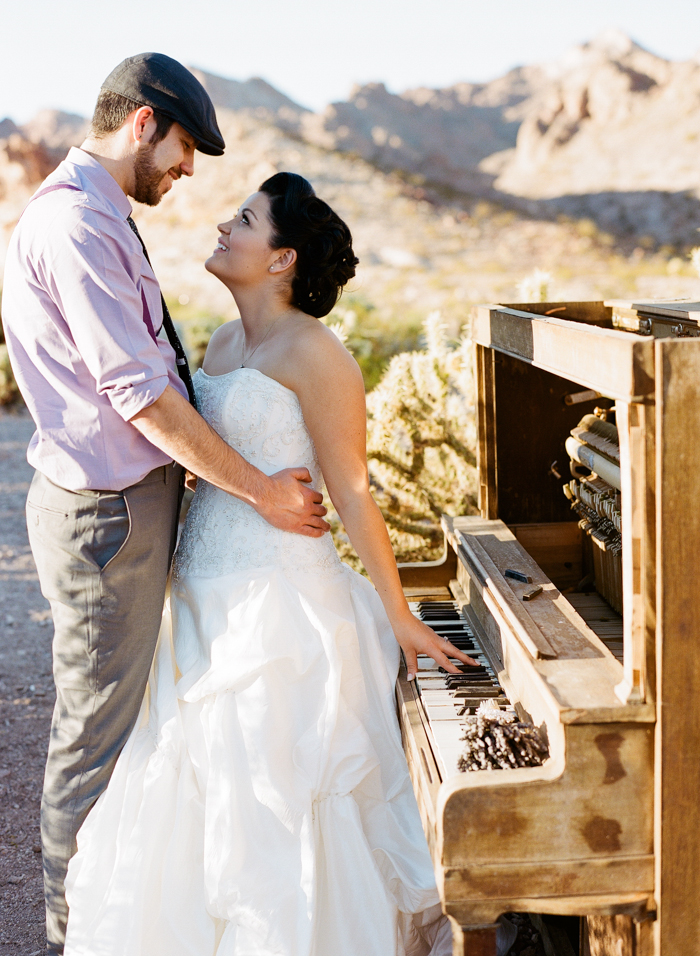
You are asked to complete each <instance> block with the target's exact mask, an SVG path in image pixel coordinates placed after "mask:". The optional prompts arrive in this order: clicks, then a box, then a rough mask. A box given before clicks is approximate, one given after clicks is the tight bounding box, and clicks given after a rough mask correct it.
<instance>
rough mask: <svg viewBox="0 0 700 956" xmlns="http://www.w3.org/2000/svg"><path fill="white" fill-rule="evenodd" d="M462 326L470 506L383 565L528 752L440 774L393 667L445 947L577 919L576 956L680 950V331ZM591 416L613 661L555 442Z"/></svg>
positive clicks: (562, 306) (571, 322) (687, 807)
mask: <svg viewBox="0 0 700 956" xmlns="http://www.w3.org/2000/svg"><path fill="white" fill-rule="evenodd" d="M649 308H652V307H651V306H649ZM546 313H550V314H546ZM472 336H473V340H474V343H475V362H476V378H477V398H478V463H479V482H480V502H479V504H480V511H481V515H480V516H475V517H464V518H455V519H444V522H443V524H444V528H445V533H446V542H447V550H446V556H445V559H444V560H443V561H442V562H433V563H429V564H426V565H406V566H403V567H402V568H401V574H402V580H403V583H404V587H405V589H406V593H407V594H408V596H409V599H410V600H424V601H430V600H432V599H444V598H445V596H448V597H451V598H453V599H454V600H456V602H457V604H458V606H459V608H460V609H461V612H462V614H463V616H464V618H465V619H466V620H467V621H468V622H469V624H470V626H471V628H472V631H473V633H474V635H475V636H476V638H477V639H478V642H479V644H480V646H481V647H482V648H483V650H484V653H485V655H486V656H487V657H488V659H489V660H490V662H491V665H492V667H493V670H494V672H496V673H497V674H498V679H499V681H500V684H501V686H502V687H503V690H504V691H505V693H506V694H507V696H508V698H509V699H510V700H511V701H512V702H513V703H514V704H515V705H516V707H517V709H518V713H519V714H522V715H524V716H526V717H528V718H530V719H531V720H532V721H533V722H534V724H535V725H536V726H538V727H540V728H542V730H543V732H544V734H545V736H546V738H547V741H548V744H549V752H550V757H549V759H548V760H547V761H546V762H545V763H544V764H543V765H542V766H541V767H528V768H517V769H510V770H495V771H470V772H466V773H459V772H457V770H456V766H455V763H454V760H453V755H450V754H452V751H451V750H450V746H447V749H446V750H445V747H443V751H444V752H445V753H448V756H447V757H445V756H444V753H443V751H441V746H440V740H439V738H440V737H441V736H442V737H445V739H448V738H449V739H450V740H452V739H453V738H454V734H455V729H456V726H457V725H456V724H454V722H453V723H452V725H451V726H448V725H447V724H445V725H441V723H440V721H435V720H434V721H432V722H431V719H430V718H429V716H428V710H427V708H426V706H425V703H424V701H423V700H422V699H421V697H420V686H418V687H416V686H414V684H412V683H408V682H407V681H406V680H405V673H404V674H402V675H401V676H400V679H399V683H398V686H397V696H398V702H399V713H400V719H401V724H402V732H403V736H404V742H405V748H406V753H407V756H408V759H409V766H410V768H411V775H412V779H413V783H414V788H415V791H416V795H417V798H418V802H419V806H420V809H421V814H422V817H423V821H424V827H425V830H426V834H427V836H428V839H429V843H430V846H431V851H432V853H433V859H434V863H435V868H436V873H437V876H438V883H439V889H440V892H441V896H442V899H443V904H444V908H445V911H446V912H447V913H448V915H449V916H450V917H451V918H452V921H453V927H454V929H455V953H456V954H462V953H464V954H470V953H471V954H482V953H483V954H491V953H493V952H494V951H495V950H494V943H495V933H494V921H495V920H496V918H497V917H498V916H499V915H500V914H502V913H505V912H509V911H528V912H533V913H548V914H564V915H571V916H581V917H586V918H587V923H586V924H585V925H587V926H588V927H589V928H590V930H591V935H590V943H589V942H587V943H586V946H588V947H589V948H588V949H582V954H583V953H584V952H590V953H591V954H593V956H598V954H600V956H602V954H606V956H607V954H610V956H612V954H615V956H633V954H634V956H652V954H655V956H686V954H687V956H691V954H694V953H697V952H700V506H699V505H700V467H698V466H699V465H700V340H698V339H697V338H695V337H688V336H684V337H682V338H675V337H672V336H671V337H663V338H656V337H654V336H651V335H642V334H638V333H635V332H631V331H626V330H621V329H619V328H613V324H612V309H611V308H610V307H608V306H606V305H605V304H604V303H591V302H587V303H542V304H539V303H538V304H536V305H527V306H515V307H505V306H485V307H479V308H478V309H476V310H475V314H474V318H473V326H472ZM585 393H589V394H585ZM600 404H607V406H608V407H612V406H614V408H615V411H616V417H617V425H618V429H619V442H620V469H621V471H620V474H621V484H622V493H621V500H622V599H623V615H622V631H623V640H622V643H623V646H624V661H623V662H620V660H619V659H616V656H615V655H613V653H611V651H610V650H609V646H612V645H611V644H610V642H609V641H607V639H606V638H605V633H606V632H605V627H606V626H607V625H606V624H605V623H604V619H605V617H606V615H605V614H601V613H600V607H601V606H604V605H603V603H602V599H597V600H598V603H597V605H596V607H598V610H597V611H596V610H595V608H594V609H593V610H590V609H588V605H586V601H585V600H582V599H581V598H580V596H577V595H576V594H575V593H574V589H575V586H576V584H577V582H578V581H579V580H580V578H581V577H582V576H583V571H582V567H583V563H584V562H585V556H584V552H583V542H582V536H581V532H580V530H579V526H578V524H577V516H576V515H574V514H572V512H571V510H570V504H569V502H568V501H567V499H566V498H565V496H564V494H563V493H562V484H563V481H564V480H565V479H566V478H568V477H570V476H569V475H568V455H567V453H566V451H565V450H564V441H565V439H566V437H567V435H568V434H569V430H570V429H571V428H572V427H574V426H575V425H576V424H577V422H578V420H579V419H580V418H581V416H582V415H584V414H586V413H587V412H590V411H592V410H593V408H594V406H595V405H600ZM514 567H515V568H518V569H520V570H525V571H526V572H527V574H528V575H529V576H530V577H531V578H532V579H533V582H534V584H541V585H542V588H543V591H542V593H541V595H539V597H538V598H537V599H536V600H533V601H531V602H528V603H524V602H523V600H522V593H523V588H524V585H521V584H519V583H518V582H516V581H513V580H511V579H509V578H506V577H504V574H503V572H504V570H505V569H506V568H514ZM448 589H449V590H448ZM562 592H564V593H562ZM574 605H576V607H575V606H574ZM577 607H578V610H577V609H576V608H577ZM579 611H580V613H579ZM582 615H583V616H582ZM584 616H585V617H586V618H588V623H587V621H586V620H584ZM615 616H616V615H615V612H612V611H611V612H610V615H609V620H611V619H612V618H613V617H615ZM618 620H619V617H618ZM596 629H597V631H598V633H599V634H600V635H601V636H603V640H601V639H600V637H599V636H598V634H597V633H596ZM605 641H607V645H608V646H606V642H605ZM621 656H622V655H621V654H617V658H619V657H621ZM418 685H420V678H419V681H418ZM445 735H446V736H445ZM450 735H452V736H451V737H450ZM454 739H456V738H454Z"/></svg>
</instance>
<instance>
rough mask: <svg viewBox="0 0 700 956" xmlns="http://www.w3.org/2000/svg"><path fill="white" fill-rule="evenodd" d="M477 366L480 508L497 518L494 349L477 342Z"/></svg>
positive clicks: (477, 446) (481, 510)
mask: <svg viewBox="0 0 700 956" xmlns="http://www.w3.org/2000/svg"><path fill="white" fill-rule="evenodd" d="M474 368H475V371H476V381H477V389H476V417H477V445H476V463H477V469H478V473H479V511H480V512H481V514H482V515H483V516H484V517H485V518H497V517H498V479H497V475H496V394H495V379H494V353H493V350H492V349H486V348H484V347H483V346H481V345H477V346H476V347H475V349H474Z"/></svg>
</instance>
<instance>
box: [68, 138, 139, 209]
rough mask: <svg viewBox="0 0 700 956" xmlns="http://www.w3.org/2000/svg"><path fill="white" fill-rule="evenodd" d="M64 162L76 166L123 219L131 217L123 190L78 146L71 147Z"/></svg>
mask: <svg viewBox="0 0 700 956" xmlns="http://www.w3.org/2000/svg"><path fill="white" fill-rule="evenodd" d="M65 162H67V163H70V164H71V165H73V166H78V167H79V168H80V169H81V170H82V172H83V174H84V175H85V176H86V177H87V178H88V179H89V180H90V182H91V183H92V185H93V186H94V187H95V188H96V189H97V190H98V191H99V192H101V193H102V194H103V195H104V197H105V198H106V199H108V200H109V202H111V203H112V205H113V206H114V207H115V208H116V209H117V210H118V212H119V213H120V215H122V216H123V217H124V219H126V217H127V216H130V215H131V203H130V202H129V200H128V199H127V197H126V195H125V193H124V190H123V189H122V188H121V186H120V185H119V183H118V182H117V181H116V179H115V178H114V176H112V175H111V173H108V172H107V170H106V169H105V168H104V166H103V165H102V164H101V163H98V161H97V160H96V159H94V158H93V157H92V156H91V155H90V154H89V153H86V152H85V150H84V149H80V148H79V147H78V146H73V147H72V148H71V149H70V151H69V153H68V155H67V156H66V158H65Z"/></svg>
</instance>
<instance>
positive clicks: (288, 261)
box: [269, 249, 297, 273]
mask: <svg viewBox="0 0 700 956" xmlns="http://www.w3.org/2000/svg"><path fill="white" fill-rule="evenodd" d="M296 261H297V251H296V249H285V250H284V252H282V253H281V254H280V255H279V256H278V257H277V258H276V259H275V261H274V262H273V263H272V265H271V266H270V270H269V271H270V272H276V273H279V272H285V271H286V270H287V269H289V268H290V267H291V266H293V265H294V263H295V262H296Z"/></svg>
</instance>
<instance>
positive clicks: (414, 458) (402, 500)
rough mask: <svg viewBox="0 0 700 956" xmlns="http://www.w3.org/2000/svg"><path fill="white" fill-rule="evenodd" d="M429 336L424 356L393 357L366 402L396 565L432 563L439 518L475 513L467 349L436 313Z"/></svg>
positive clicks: (377, 491) (371, 453)
mask: <svg viewBox="0 0 700 956" xmlns="http://www.w3.org/2000/svg"><path fill="white" fill-rule="evenodd" d="M424 329H425V335H426V340H427V348H426V350H425V351H422V352H404V353H402V354H400V355H396V356H395V357H394V358H393V359H392V360H391V363H390V364H389V367H388V369H387V370H386V372H385V374H384V377H383V378H382V380H381V381H380V383H379V385H378V386H377V387H376V388H375V389H374V391H372V392H371V393H370V394H369V395H368V400H367V410H368V421H367V438H368V459H369V467H370V478H371V481H372V489H373V493H374V496H375V498H376V500H377V503H378V504H379V506H380V508H381V510H382V513H383V515H384V518H385V520H386V522H387V525H388V527H389V533H390V536H391V539H392V544H393V545H394V551H395V553H396V556H397V559H398V560H399V561H409V560H426V559H428V558H430V557H435V556H436V554H437V551H438V549H439V547H440V546H441V544H442V532H441V530H440V516H441V515H442V514H453V515H458V514H468V513H474V511H475V510H476V507H475V506H476V469H475V465H476V460H475V456H474V451H473V448H474V443H475V435H474V427H475V426H474V408H473V404H472V387H471V354H470V350H469V349H468V343H467V341H466V340H464V339H463V340H462V341H461V342H460V343H459V345H458V347H457V348H453V347H450V345H449V343H448V341H447V338H446V335H445V327H444V326H443V324H442V322H441V320H440V314H439V313H437V312H434V313H432V314H431V315H429V316H428V318H427V319H426V321H425V323H424Z"/></svg>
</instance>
